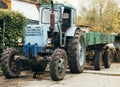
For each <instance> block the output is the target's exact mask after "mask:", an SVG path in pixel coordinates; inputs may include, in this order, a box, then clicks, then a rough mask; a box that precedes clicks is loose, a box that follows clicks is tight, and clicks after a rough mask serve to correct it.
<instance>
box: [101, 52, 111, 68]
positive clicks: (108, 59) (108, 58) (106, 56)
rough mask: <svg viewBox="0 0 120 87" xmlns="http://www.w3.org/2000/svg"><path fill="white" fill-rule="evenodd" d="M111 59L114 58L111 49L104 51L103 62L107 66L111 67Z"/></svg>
mask: <svg viewBox="0 0 120 87" xmlns="http://www.w3.org/2000/svg"><path fill="white" fill-rule="evenodd" d="M111 60H112V53H111V51H104V55H103V62H104V67H105V68H110V64H111Z"/></svg>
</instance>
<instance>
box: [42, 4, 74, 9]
mask: <svg viewBox="0 0 120 87" xmlns="http://www.w3.org/2000/svg"><path fill="white" fill-rule="evenodd" d="M57 6H59V7H64V8H68V9H74V10H75V8H73V7H72V6H71V5H64V4H54V7H57ZM40 7H51V4H42V5H41V6H40Z"/></svg>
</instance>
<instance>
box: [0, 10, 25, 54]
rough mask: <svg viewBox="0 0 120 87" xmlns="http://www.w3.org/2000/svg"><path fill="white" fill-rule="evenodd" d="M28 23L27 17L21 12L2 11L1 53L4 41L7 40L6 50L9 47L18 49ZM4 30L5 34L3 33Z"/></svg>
mask: <svg viewBox="0 0 120 87" xmlns="http://www.w3.org/2000/svg"><path fill="white" fill-rule="evenodd" d="M26 21H27V20H26V18H25V16H23V15H22V14H21V13H19V12H14V11H9V10H0V51H2V49H3V40H5V41H4V42H5V44H4V48H5V49H6V48H7V47H17V43H18V42H17V41H18V38H19V37H23V28H24V26H25V24H26ZM4 25H5V26H4ZM4 28H5V33H4V32H3V29H4ZM3 34H4V35H5V38H4V37H3ZM3 38H4V39H3ZM0 53H1V52H0Z"/></svg>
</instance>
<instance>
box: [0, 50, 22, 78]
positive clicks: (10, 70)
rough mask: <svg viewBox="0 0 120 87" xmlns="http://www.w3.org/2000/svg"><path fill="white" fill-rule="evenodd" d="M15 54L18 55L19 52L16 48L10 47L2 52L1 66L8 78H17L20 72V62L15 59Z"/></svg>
mask: <svg viewBox="0 0 120 87" xmlns="http://www.w3.org/2000/svg"><path fill="white" fill-rule="evenodd" d="M15 55H18V52H17V51H16V49H15V48H8V49H6V50H5V51H4V52H3V53H2V58H1V62H2V64H1V68H2V71H3V75H4V76H5V77H6V78H7V79H10V78H16V77H18V75H19V74H20V70H21V67H20V64H19V63H18V62H16V61H15V60H14V57H15Z"/></svg>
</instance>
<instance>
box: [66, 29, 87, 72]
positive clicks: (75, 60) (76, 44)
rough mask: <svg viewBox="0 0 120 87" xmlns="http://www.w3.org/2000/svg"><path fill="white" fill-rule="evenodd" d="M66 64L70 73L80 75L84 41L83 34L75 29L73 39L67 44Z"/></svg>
mask: <svg viewBox="0 0 120 87" xmlns="http://www.w3.org/2000/svg"><path fill="white" fill-rule="evenodd" d="M67 55H68V64H69V69H70V72H71V73H81V72H83V69H84V61H85V41H84V36H83V33H82V32H81V31H80V29H79V28H77V29H76V31H75V35H74V37H72V38H70V39H68V43H67Z"/></svg>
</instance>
